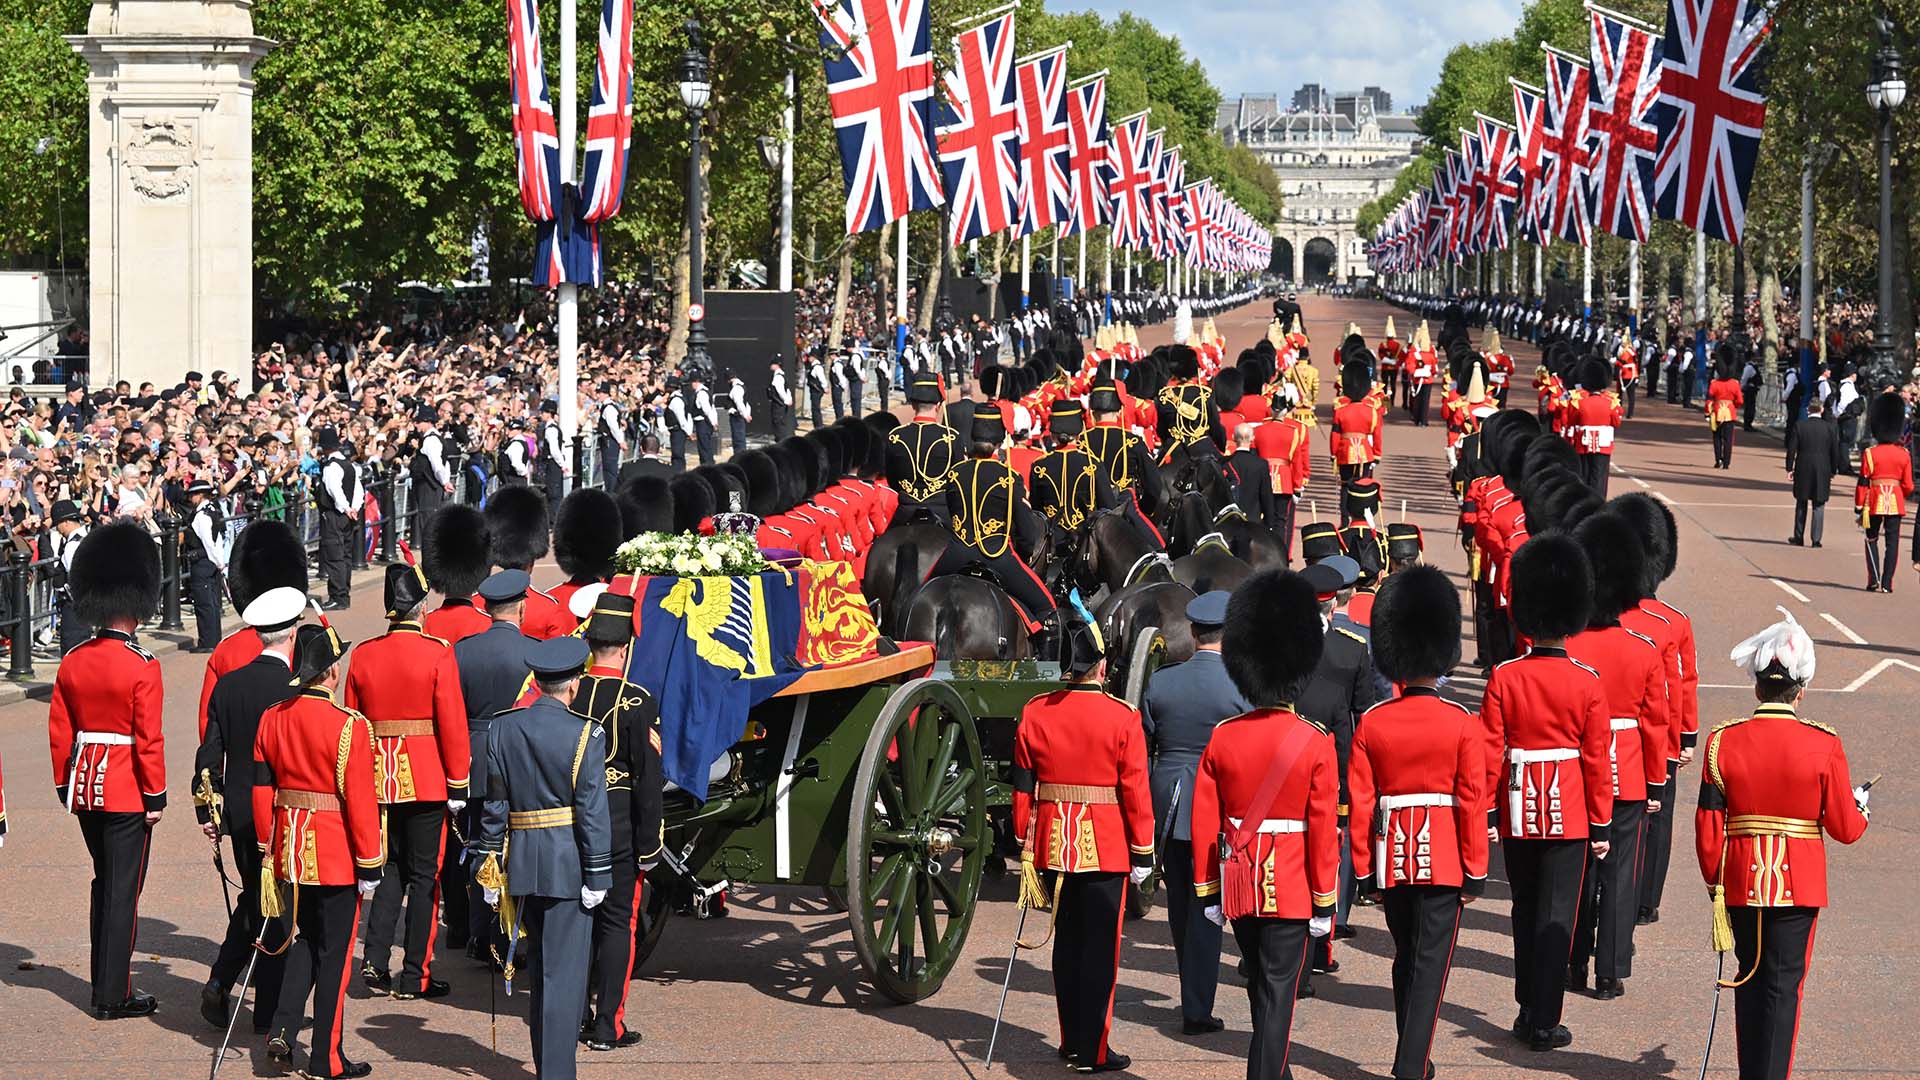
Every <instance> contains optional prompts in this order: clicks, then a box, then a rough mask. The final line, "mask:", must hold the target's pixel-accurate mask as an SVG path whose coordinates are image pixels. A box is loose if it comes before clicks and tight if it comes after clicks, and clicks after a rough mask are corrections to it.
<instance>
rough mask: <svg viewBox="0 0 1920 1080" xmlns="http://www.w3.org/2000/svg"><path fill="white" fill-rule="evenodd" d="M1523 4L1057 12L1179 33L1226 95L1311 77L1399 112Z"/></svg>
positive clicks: (1497, 0) (1513, 19) (1366, 1)
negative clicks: (1380, 96) (1379, 99)
mask: <svg viewBox="0 0 1920 1080" xmlns="http://www.w3.org/2000/svg"><path fill="white" fill-rule="evenodd" d="M1520 7H1521V0H1453V2H1451V3H1447V4H1436V3H1433V2H1432V0H1337V2H1335V3H1324V4H1288V5H1284V6H1282V5H1280V4H1276V3H1274V2H1272V0H1266V2H1264V3H1263V2H1259V0H1154V2H1144V0H1064V2H1062V3H1061V4H1060V5H1059V6H1058V8H1057V10H1081V9H1088V8H1090V9H1092V10H1094V11H1098V12H1099V13H1100V14H1102V15H1106V16H1113V15H1118V14H1120V13H1121V12H1124V11H1131V12H1133V14H1134V15H1135V16H1137V17H1139V18H1142V19H1146V20H1148V21H1150V22H1152V23H1153V24H1154V25H1155V26H1157V27H1158V28H1160V29H1161V30H1163V31H1165V32H1167V33H1171V34H1173V35H1175V36H1177V37H1178V38H1179V39H1180V42H1181V44H1183V45H1184V46H1186V49H1187V52H1188V53H1189V54H1190V55H1192V56H1195V57H1198V58H1199V60H1200V63H1201V64H1202V65H1203V66H1204V67H1205V68H1206V69H1207V75H1208V77H1209V78H1210V79H1212V80H1213V84H1214V85H1215V86H1216V87H1219V89H1220V91H1221V92H1222V93H1223V94H1225V95H1227V96H1228V97H1229V98H1232V97H1235V96H1237V95H1239V94H1246V93H1277V94H1280V95H1281V96H1282V97H1283V99H1284V98H1285V97H1286V96H1288V95H1291V94H1292V93H1293V91H1294V90H1295V89H1297V88H1298V87H1299V86H1300V85H1301V84H1303V83H1309V82H1317V83H1320V84H1321V85H1322V86H1326V87H1328V88H1330V89H1334V90H1358V89H1360V88H1361V87H1363V86H1378V87H1381V88H1383V89H1385V90H1387V91H1388V92H1389V93H1391V94H1392V95H1393V104H1394V108H1395V110H1396V111H1398V110H1404V109H1407V108H1409V107H1411V106H1414V105H1419V104H1421V103H1423V102H1425V101H1426V98H1427V93H1428V91H1430V90H1431V89H1432V88H1433V82H1434V79H1435V78H1437V77H1438V76H1439V73H1440V63H1441V61H1443V60H1445V59H1446V56H1447V52H1448V51H1449V50H1451V49H1452V48H1453V47H1454V46H1455V45H1458V44H1460V43H1462V42H1471V41H1484V40H1487V39H1489V38H1495V37H1501V36H1504V35H1505V34H1507V33H1510V32H1511V31H1512V30H1513V27H1514V25H1515V24H1516V23H1517V22H1519V19H1520Z"/></svg>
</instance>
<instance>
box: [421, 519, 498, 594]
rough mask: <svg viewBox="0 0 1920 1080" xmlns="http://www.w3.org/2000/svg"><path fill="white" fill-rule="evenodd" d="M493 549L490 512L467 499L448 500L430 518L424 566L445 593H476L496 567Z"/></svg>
mask: <svg viewBox="0 0 1920 1080" xmlns="http://www.w3.org/2000/svg"><path fill="white" fill-rule="evenodd" d="M492 549H493V537H492V536H491V535H490V534H489V533H488V531H487V518H486V515H484V514H482V513H481V512H480V511H478V510H475V509H474V508H473V507H471V506H467V505H465V504H463V503H448V504H446V505H445V506H442V507H441V508H440V509H438V510H435V511H434V512H433V518H432V520H430V521H428V522H427V543H426V547H425V550H423V551H421V553H420V568H421V569H422V570H423V571H425V572H426V575H427V584H428V585H429V586H431V587H432V588H433V590H434V591H435V592H437V593H440V594H441V595H442V596H456V597H467V596H472V595H473V593H474V590H476V589H478V588H479V587H480V583H481V582H482V581H485V580H486V578H487V572H488V571H489V570H491V569H493V561H492Z"/></svg>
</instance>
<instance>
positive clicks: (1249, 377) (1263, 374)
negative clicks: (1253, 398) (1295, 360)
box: [1234, 352, 1273, 397]
mask: <svg viewBox="0 0 1920 1080" xmlns="http://www.w3.org/2000/svg"><path fill="white" fill-rule="evenodd" d="M1234 368H1235V370H1237V371H1239V372H1240V396H1241V397H1245V396H1246V395H1248V394H1257V393H1259V392H1260V391H1261V390H1263V389H1265V387H1266V385H1267V384H1268V383H1270V382H1272V381H1273V358H1272V356H1271V355H1269V354H1267V353H1261V352H1256V353H1254V354H1253V355H1252V356H1251V357H1243V358H1242V359H1241V361H1240V362H1239V363H1238V364H1235V365H1234Z"/></svg>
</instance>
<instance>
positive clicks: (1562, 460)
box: [1520, 431, 1580, 485]
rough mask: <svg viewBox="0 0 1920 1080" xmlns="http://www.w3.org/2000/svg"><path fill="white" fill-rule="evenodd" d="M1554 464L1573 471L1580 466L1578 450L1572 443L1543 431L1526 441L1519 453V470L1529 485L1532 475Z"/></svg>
mask: <svg viewBox="0 0 1920 1080" xmlns="http://www.w3.org/2000/svg"><path fill="white" fill-rule="evenodd" d="M1554 466H1559V467H1560V468H1563V469H1565V470H1567V471H1568V472H1573V471H1575V470H1577V469H1578V468H1580V452H1579V451H1577V450H1575V449H1574V448H1573V444H1572V443H1570V442H1568V441H1567V440H1565V439H1563V438H1561V437H1560V436H1558V435H1555V434H1554V433H1553V432H1550V431H1549V432H1543V433H1541V434H1539V435H1535V436H1534V437H1533V438H1532V439H1529V440H1528V441H1527V448H1526V450H1524V451H1523V452H1522V453H1521V455H1520V472H1521V475H1522V477H1523V478H1524V479H1525V482H1526V483H1527V484H1528V485H1531V484H1532V482H1533V476H1534V474H1536V473H1542V472H1545V471H1547V470H1548V469H1550V468H1553V467H1554Z"/></svg>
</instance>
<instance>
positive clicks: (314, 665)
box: [287, 623, 353, 686]
mask: <svg viewBox="0 0 1920 1080" xmlns="http://www.w3.org/2000/svg"><path fill="white" fill-rule="evenodd" d="M351 648H353V642H351V641H342V640H340V633H339V631H337V630H335V629H334V628H333V627H332V626H328V625H316V624H314V623H308V624H306V625H304V626H302V627H301V628H300V629H298V630H295V631H294V632H293V678H291V679H289V680H287V685H288V686H311V685H313V684H314V683H315V682H317V681H319V679H320V678H321V676H323V675H325V674H326V673H327V669H329V668H331V667H333V665H335V664H337V663H339V662H340V658H341V657H343V656H345V655H347V650H348V649H351Z"/></svg>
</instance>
